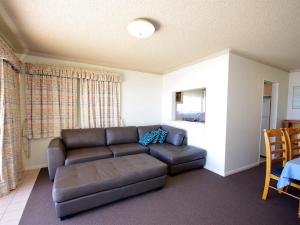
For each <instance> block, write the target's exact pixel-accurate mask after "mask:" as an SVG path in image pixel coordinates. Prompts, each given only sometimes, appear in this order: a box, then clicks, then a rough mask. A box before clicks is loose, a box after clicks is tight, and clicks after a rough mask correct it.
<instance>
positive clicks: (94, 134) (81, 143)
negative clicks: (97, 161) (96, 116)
mask: <svg viewBox="0 0 300 225" xmlns="http://www.w3.org/2000/svg"><path fill="white" fill-rule="evenodd" d="M61 136H62V140H63V142H64V144H65V147H66V148H67V149H74V148H85V147H98V146H105V142H106V141H105V130H104V128H88V129H66V130H62V132H61Z"/></svg>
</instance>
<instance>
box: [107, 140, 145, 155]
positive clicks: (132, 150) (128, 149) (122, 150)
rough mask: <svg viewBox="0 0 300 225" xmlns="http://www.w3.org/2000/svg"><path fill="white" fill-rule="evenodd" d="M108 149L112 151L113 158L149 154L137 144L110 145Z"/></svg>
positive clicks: (143, 147)
mask: <svg viewBox="0 0 300 225" xmlns="http://www.w3.org/2000/svg"><path fill="white" fill-rule="evenodd" d="M108 147H109V149H110V150H111V151H112V153H113V155H114V157H118V156H124V155H133V154H139V153H148V152H149V148H147V147H145V146H143V145H140V144H137V143H130V144H121V145H110V146H108Z"/></svg>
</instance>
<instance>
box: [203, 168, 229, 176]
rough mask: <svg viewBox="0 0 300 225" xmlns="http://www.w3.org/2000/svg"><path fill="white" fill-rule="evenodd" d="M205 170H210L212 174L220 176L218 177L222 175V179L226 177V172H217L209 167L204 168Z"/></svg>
mask: <svg viewBox="0 0 300 225" xmlns="http://www.w3.org/2000/svg"><path fill="white" fill-rule="evenodd" d="M204 169H207V170H209V171H211V172H213V173H216V174H218V175H220V176H222V177H224V176H225V175H224V171H221V170H216V169H215V168H209V167H207V166H204Z"/></svg>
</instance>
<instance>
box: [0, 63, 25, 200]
mask: <svg viewBox="0 0 300 225" xmlns="http://www.w3.org/2000/svg"><path fill="white" fill-rule="evenodd" d="M0 105H1V109H0V196H2V195H5V194H7V193H8V192H9V191H10V190H12V189H15V188H16V186H17V184H18V181H19V180H20V178H21V173H22V152H21V148H22V147H21V113H20V95H19V72H18V71H17V70H16V68H15V67H13V65H12V64H11V63H8V62H7V61H6V60H1V68H0Z"/></svg>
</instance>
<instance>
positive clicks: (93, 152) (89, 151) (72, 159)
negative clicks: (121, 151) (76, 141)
mask: <svg viewBox="0 0 300 225" xmlns="http://www.w3.org/2000/svg"><path fill="white" fill-rule="evenodd" d="M111 157H113V154H112V152H111V151H110V150H109V148H108V147H93V148H79V149H72V150H69V151H68V152H67V157H66V160H65V165H66V166H67V165H72V164H75V163H83V162H88V161H92V160H98V159H105V158H111Z"/></svg>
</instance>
